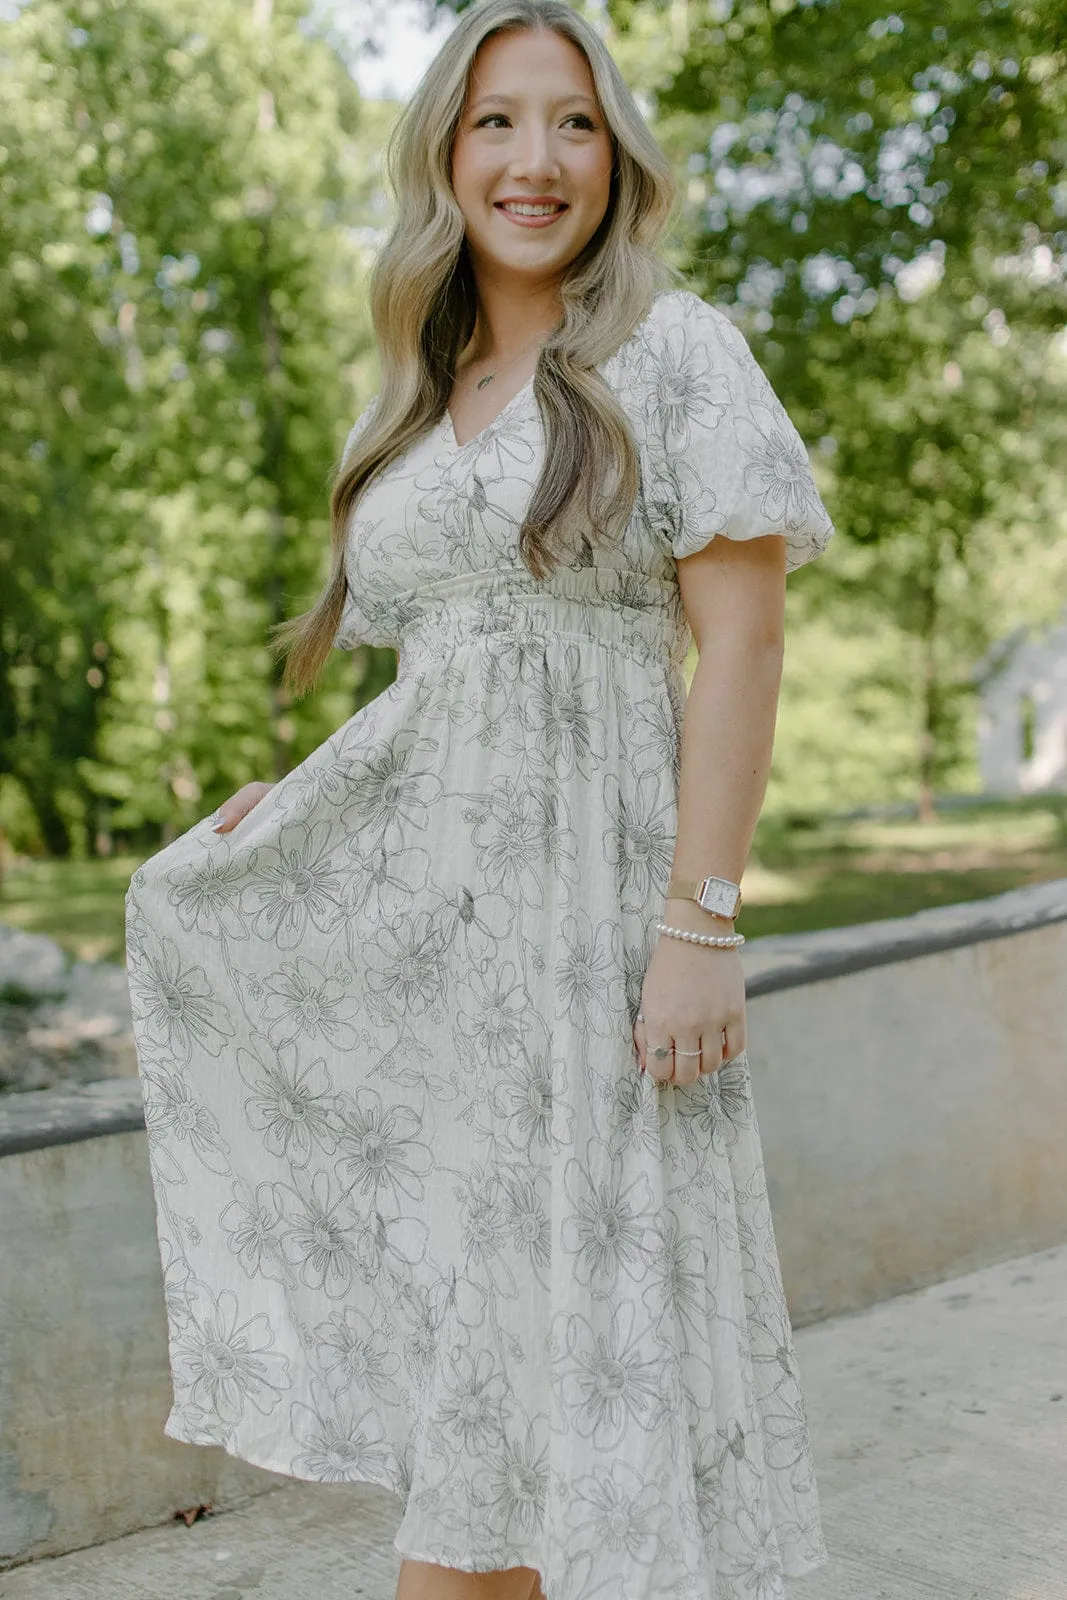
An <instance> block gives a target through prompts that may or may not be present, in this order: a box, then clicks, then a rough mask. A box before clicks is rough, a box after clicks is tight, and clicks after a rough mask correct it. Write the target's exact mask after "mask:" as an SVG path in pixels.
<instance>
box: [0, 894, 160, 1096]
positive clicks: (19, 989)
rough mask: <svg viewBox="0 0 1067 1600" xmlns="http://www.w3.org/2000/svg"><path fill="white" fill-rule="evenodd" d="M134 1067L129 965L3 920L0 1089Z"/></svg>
mask: <svg viewBox="0 0 1067 1600" xmlns="http://www.w3.org/2000/svg"><path fill="white" fill-rule="evenodd" d="M136 1072H137V1058H136V1054H135V1052H134V1045H133V1034H132V1032H131V1028H130V999H129V991H128V989H127V985H126V970H125V968H124V967H120V966H116V965H115V964H113V963H111V962H107V961H75V962H74V963H73V964H72V965H71V964H68V958H67V957H66V955H65V954H64V952H63V951H62V950H61V949H60V947H59V945H57V944H55V943H54V941H53V940H51V939H47V938H45V937H44V936H43V935H40V934H27V933H23V932H22V931H21V930H20V929H18V928H9V927H5V926H3V925H2V924H0V1093H4V1092H12V1091H19V1090H27V1089H50V1088H54V1087H56V1086H57V1085H60V1084H65V1083H73V1084H81V1083H95V1082H98V1081H100V1080H102V1079H107V1078H119V1077H123V1078H128V1077H133V1076H135V1074H136Z"/></svg>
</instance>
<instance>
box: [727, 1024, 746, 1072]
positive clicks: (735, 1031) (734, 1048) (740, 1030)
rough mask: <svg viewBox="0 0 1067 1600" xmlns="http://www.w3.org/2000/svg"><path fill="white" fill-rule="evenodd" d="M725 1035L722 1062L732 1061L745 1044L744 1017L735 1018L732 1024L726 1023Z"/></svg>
mask: <svg viewBox="0 0 1067 1600" xmlns="http://www.w3.org/2000/svg"><path fill="white" fill-rule="evenodd" d="M725 1035H726V1049H725V1051H724V1052H723V1060H724V1061H732V1060H733V1059H734V1057H735V1056H739V1055H741V1053H742V1052H743V1051H744V1049H745V1046H746V1043H747V1032H746V1029H745V1019H744V1017H736V1018H735V1019H734V1021H733V1022H728V1023H727V1024H726V1028H725Z"/></svg>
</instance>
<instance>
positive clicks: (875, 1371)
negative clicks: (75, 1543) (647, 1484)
mask: <svg viewBox="0 0 1067 1600" xmlns="http://www.w3.org/2000/svg"><path fill="white" fill-rule="evenodd" d="M797 1356H798V1360H799V1362H800V1371H801V1377H802V1379H803V1382H804V1387H805V1392H806V1394H807V1396H808V1407H809V1411H810V1413H811V1419H812V1433H813V1439H814V1450H815V1463H816V1471H817V1473H818V1479H819V1485H820V1491H821V1495H822V1502H823V1515H824V1525H825V1529H826V1538H827V1543H828V1545H829V1547H830V1551H831V1554H832V1557H833V1560H832V1561H831V1563H830V1565H829V1566H825V1567H823V1568H821V1569H820V1570H819V1571H818V1572H814V1573H810V1574H809V1575H808V1576H807V1577H806V1578H803V1579H798V1580H797V1581H796V1582H795V1583H793V1584H791V1585H790V1600H927V1597H931V1600H932V1597H936V1600H1067V1246H1063V1247H1061V1248H1059V1249H1056V1250H1045V1251H1041V1252H1039V1253H1038V1254H1036V1255H1032V1256H1024V1257H1022V1258H1020V1259H1019V1260H1016V1261H1008V1262H1003V1263H1001V1264H1000V1265H998V1266H995V1267H986V1268H983V1269H982V1270H981V1271H979V1272H974V1273H971V1274H969V1275H968V1276H967V1277H964V1278H956V1279H954V1280H952V1281H951V1282H948V1283H942V1284H936V1285H934V1286H933V1287H931V1288H928V1289H921V1290H919V1291H917V1292H916V1293H914V1294H908V1295H900V1296H898V1297H897V1298H896V1299H893V1300H887V1301H885V1302H884V1303H883V1304H882V1305H879V1306H874V1307H872V1308H871V1309H869V1310H867V1311H862V1312H859V1313H858V1314H856V1315H854V1316H847V1317H835V1318H833V1319H831V1320H830V1321H828V1322H822V1323H816V1324H815V1325H814V1326H812V1327H808V1328H802V1329H800V1330H799V1332H798V1333H797ZM398 1520H399V1503H398V1502H397V1501H396V1500H395V1499H394V1498H393V1497H392V1496H391V1495H389V1494H386V1493H384V1492H382V1491H380V1490H376V1489H361V1488H345V1487H340V1488H332V1487H318V1486H306V1485H293V1486H292V1487H290V1486H288V1485H287V1486H285V1487H284V1488H282V1489H279V1490H278V1491H276V1492H272V1493H270V1494H266V1495H263V1496H261V1497H260V1498H259V1499H258V1500H256V1501H254V1502H253V1503H252V1504H251V1505H249V1506H247V1507H245V1508H244V1509H242V1510H238V1511H232V1512H230V1513H229V1514H227V1515H225V1516H219V1517H215V1518H209V1519H207V1520H205V1521H202V1522H198V1523H195V1524H194V1525H193V1527H191V1528H185V1527H184V1526H183V1525H181V1524H180V1523H176V1524H171V1525H168V1526H167V1527H164V1528H155V1529H151V1530H150V1531H149V1532H147V1533H139V1534H133V1535H131V1536H130V1537H129V1538H125V1539H119V1540H116V1541H115V1542H114V1543H113V1544H110V1545H101V1546H98V1547H97V1548H95V1549H92V1550H83V1551H79V1552H77V1553H76V1554H74V1555H69V1556H62V1557H60V1558H59V1559H57V1560H53V1561H40V1562H35V1563H32V1564H31V1565H29V1566H25V1567H19V1568H16V1569H15V1570H14V1571H11V1572H9V1573H6V1574H0V1597H2V1600H394V1585H395V1581H396V1572H397V1567H398V1564H399V1563H398V1557H397V1555H396V1553H395V1551H394V1550H393V1548H392V1535H393V1530H394V1529H395V1527H396V1525H397V1522H398ZM620 1600H622V1597H620Z"/></svg>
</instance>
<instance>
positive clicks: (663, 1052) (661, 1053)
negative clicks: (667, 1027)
mask: <svg viewBox="0 0 1067 1600" xmlns="http://www.w3.org/2000/svg"><path fill="white" fill-rule="evenodd" d="M652 1054H653V1055H654V1056H655V1058H656V1060H657V1061H666V1059H667V1057H668V1056H669V1055H670V1051H669V1050H667V1049H665V1048H664V1046H663V1045H661V1044H658V1045H657V1046H656V1048H655V1049H654V1050H653V1052H652Z"/></svg>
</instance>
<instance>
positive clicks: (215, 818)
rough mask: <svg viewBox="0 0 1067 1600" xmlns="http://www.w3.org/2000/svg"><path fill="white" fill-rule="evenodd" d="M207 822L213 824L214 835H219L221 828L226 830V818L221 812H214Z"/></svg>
mask: <svg viewBox="0 0 1067 1600" xmlns="http://www.w3.org/2000/svg"><path fill="white" fill-rule="evenodd" d="M207 820H208V821H209V822H210V823H212V824H213V829H212V831H213V832H214V833H218V831H219V829H220V828H224V827H225V826H226V818H225V817H224V816H223V814H222V812H221V811H213V812H212V813H211V815H210V817H208V819H207Z"/></svg>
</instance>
